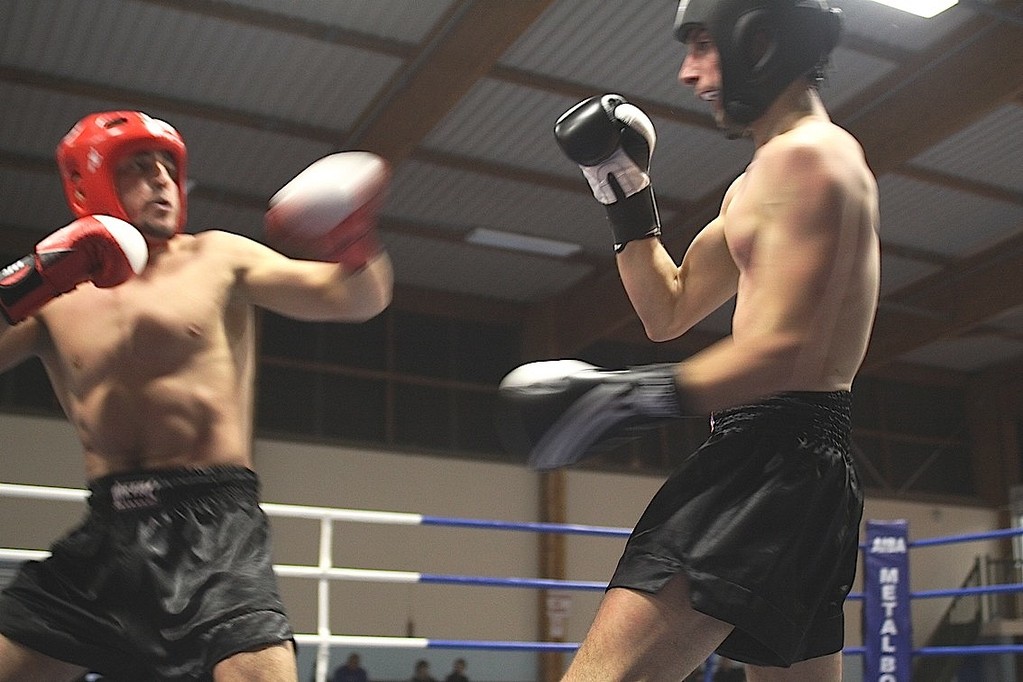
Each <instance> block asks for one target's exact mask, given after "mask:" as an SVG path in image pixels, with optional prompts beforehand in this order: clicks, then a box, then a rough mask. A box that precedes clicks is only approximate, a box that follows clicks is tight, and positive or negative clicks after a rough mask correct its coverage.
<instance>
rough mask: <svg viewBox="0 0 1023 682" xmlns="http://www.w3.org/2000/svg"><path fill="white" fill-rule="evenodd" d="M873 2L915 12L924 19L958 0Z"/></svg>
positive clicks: (892, 0) (883, 0) (891, 0)
mask: <svg viewBox="0 0 1023 682" xmlns="http://www.w3.org/2000/svg"><path fill="white" fill-rule="evenodd" d="M874 2H876V3H878V4H880V5H888V6H889V7H894V8H895V9H900V10H902V11H903V12H909V13H910V14H915V15H917V16H918V17H923V18H924V19H930V18H931V17H933V16H934V15H936V14H938V13H940V12H944V11H945V10H947V9H948V8H949V7H952V6H953V5H955V4H956V3H957V2H959V0H874Z"/></svg>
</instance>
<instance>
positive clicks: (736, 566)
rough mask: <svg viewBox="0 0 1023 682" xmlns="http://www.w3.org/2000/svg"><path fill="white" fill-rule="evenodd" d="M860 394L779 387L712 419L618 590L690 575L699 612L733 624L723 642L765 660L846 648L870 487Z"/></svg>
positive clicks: (654, 508) (623, 568)
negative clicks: (855, 419) (853, 425)
mask: <svg viewBox="0 0 1023 682" xmlns="http://www.w3.org/2000/svg"><path fill="white" fill-rule="evenodd" d="M850 406H851V395H850V394H849V392H848V391H836V392H831V393H824V392H821V393H817V392H792V393H782V394H779V395H776V396H773V397H771V398H768V399H766V400H764V401H762V402H758V403H755V404H752V405H744V406H741V407H736V408H732V409H728V410H724V411H722V412H719V413H716V414H715V415H714V416H713V421H712V426H711V434H710V437H709V438H708V440H707V442H706V443H704V444H703V445H702V446H701V447H700V448H699V449H698V450H697V451H696V452H695V453H694V454H693V455H691V456H690V457H689V458H687V459H686V460H685V461H684V462H683V463H682V464H681V465H679V467H678V469H676V470H675V471H674V472H672V474H671V476H670V477H669V478H668V480H667V481H665V483H664V485H663V486H662V487H661V489H660V490H659V491H658V492H657V494H656V495H655V496H654V498H653V499H652V500H651V501H650V504H649V505H648V507H647V509H646V511H645V512H644V513H643V516H642V517H641V518H640V520H639V523H638V524H637V525H636V528H635V530H634V531H633V532H632V535H631V536H630V538H629V541H628V543H627V544H626V547H625V551H624V553H623V555H622V558H621V560H620V561H619V563H618V568H617V569H616V571H615V574H614V577H613V578H612V580H611V582H610V585H609V588H610V587H626V588H631V589H634V590H641V591H644V592H651V593H653V592H657V591H658V590H660V588H661V587H662V586H663V585H664V584H665V583H666V582H667V581H668V580H669V579H671V578H672V576H674V575H676V574H678V573H680V572H682V573H685V574H686V576H687V577H688V579H689V583H690V599H691V601H692V606H693V608H695V609H696V610H697V611H700V612H702V613H705V614H707V615H709V616H712V617H714V618H717V619H718V620H722V621H724V622H726V623H730V624H732V625H733V626H734V629H733V631H732V632H731V634H730V635H729V636H728V638H727V639H725V641H724V642H723V643H722V644H721V646H720V647H719V648H718V650H717V651H718V653H719V654H721V655H722V656H725V657H727V658H731V659H734V660H737V661H743V662H746V663H751V664H754V665H762V666H789V665H791V664H792V663H795V662H797V661H802V660H807V659H810V658H815V657H817V656H823V655H826V654H831V653H834V652H836V651H840V650H841V649H842V646H843V641H844V630H845V623H844V617H843V613H842V605H843V603H844V601H845V598H846V596H847V595H848V594H849V590H850V588H851V587H852V584H853V578H854V576H855V574H856V560H857V557H858V542H859V524H860V518H861V516H862V514H863V493H862V491H861V489H860V484H859V479H858V477H857V474H856V470H855V467H854V466H853V462H852V460H851V458H850V456H849V434H850Z"/></svg>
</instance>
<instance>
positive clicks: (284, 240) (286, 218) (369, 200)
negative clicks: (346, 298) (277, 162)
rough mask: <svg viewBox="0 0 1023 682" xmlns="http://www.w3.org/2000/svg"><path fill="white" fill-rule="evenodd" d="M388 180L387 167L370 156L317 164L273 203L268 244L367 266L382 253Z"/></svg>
mask: <svg viewBox="0 0 1023 682" xmlns="http://www.w3.org/2000/svg"><path fill="white" fill-rule="evenodd" d="M390 177H391V172H390V167H389V165H388V163H387V162H386V161H385V160H384V159H382V158H381V157H380V156H377V155H376V154H373V153H371V152H363V151H354V152H339V153H337V154H331V155H330V156H326V157H324V158H322V159H320V160H318V161H316V162H314V163H313V164H312V165H310V166H309V167H308V168H306V169H305V170H303V171H302V172H301V173H299V174H298V175H296V176H295V178H294V179H293V180H291V181H290V182H288V184H286V185H285V186H284V187H282V188H281V189H280V190H279V191H278V192H277V193H276V194H274V195H273V197H272V198H271V199H270V206H269V209H268V210H267V213H266V237H267V241H268V243H269V244H270V245H271V246H273V247H275V248H277V249H279V250H280V251H281V252H283V253H286V254H288V255H290V256H295V257H300V258H310V259H315V260H325V261H332V262H336V263H341V264H342V265H344V266H345V267H346V268H347V269H349V270H352V271H355V270H359V269H361V268H363V267H364V266H365V265H366V263H367V262H369V260H370V259H372V258H373V257H374V256H375V255H377V254H378V253H379V252H380V251H381V246H380V242H379V241H378V240H377V238H376V234H375V228H376V222H377V215H378V213H379V210H380V207H381V205H382V204H383V201H384V198H385V195H386V191H387V187H388V185H389V183H390Z"/></svg>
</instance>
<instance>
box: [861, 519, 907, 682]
mask: <svg viewBox="0 0 1023 682" xmlns="http://www.w3.org/2000/svg"><path fill="white" fill-rule="evenodd" d="M908 527H909V526H908V524H907V522H906V521H905V520H898V521H867V547H866V550H865V553H866V556H865V558H864V564H865V566H866V574H865V576H864V585H865V587H864V595H863V596H864V604H863V643H864V647H865V651H864V666H863V679H864V682H868V681H869V682H910V680H911V678H912V671H913V669H912V662H911V656H912V653H913V651H912V647H913V645H912V639H913V638H912V621H911V618H910V603H909V551H908V550H909V539H908V537H907V536H908Z"/></svg>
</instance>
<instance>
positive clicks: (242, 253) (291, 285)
mask: <svg viewBox="0 0 1023 682" xmlns="http://www.w3.org/2000/svg"><path fill="white" fill-rule="evenodd" d="M206 238H207V239H209V238H212V239H216V240H218V243H217V244H216V245H215V247H216V248H218V249H222V248H223V249H228V250H229V253H230V256H231V258H232V260H233V261H234V263H235V271H236V273H237V282H238V289H237V291H238V294H239V296H240V297H241V298H242V299H243V300H244V301H245V302H247V303H251V304H253V305H256V306H259V307H261V308H266V309H267V310H271V311H273V312H275V313H278V314H280V315H284V316H286V317H292V318H295V319H300V320H310V321H314V320H315V321H337V322H362V321H365V320H368V319H370V318H372V317H374V316H376V315H379V314H380V313H381V312H383V310H384V309H385V308H387V306H388V305H389V304H390V302H391V295H392V292H393V286H394V274H393V271H392V267H391V260H390V258H389V257H388V255H387V253H386V252H384V251H381V252H379V253H377V254H376V255H374V256H372V257H371V258H370V259H369V260H368V261H367V262H366V264H365V265H364V266H362V267H361V268H360V269H359V270H357V271H356V272H351V271H350V270H349V269H348V268H347V267H346V266H345V265H344V264H342V263H327V262H321V261H314V260H299V259H294V258H289V257H287V256H284V255H282V254H280V253H278V252H276V251H274V250H273V249H271V248H269V247H267V246H264V245H262V244H259V243H258V242H255V241H252V240H250V239H247V238H245V237H241V236H238V235H234V234H228V233H226V232H217V233H213V232H211V233H208V235H207V236H206Z"/></svg>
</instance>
